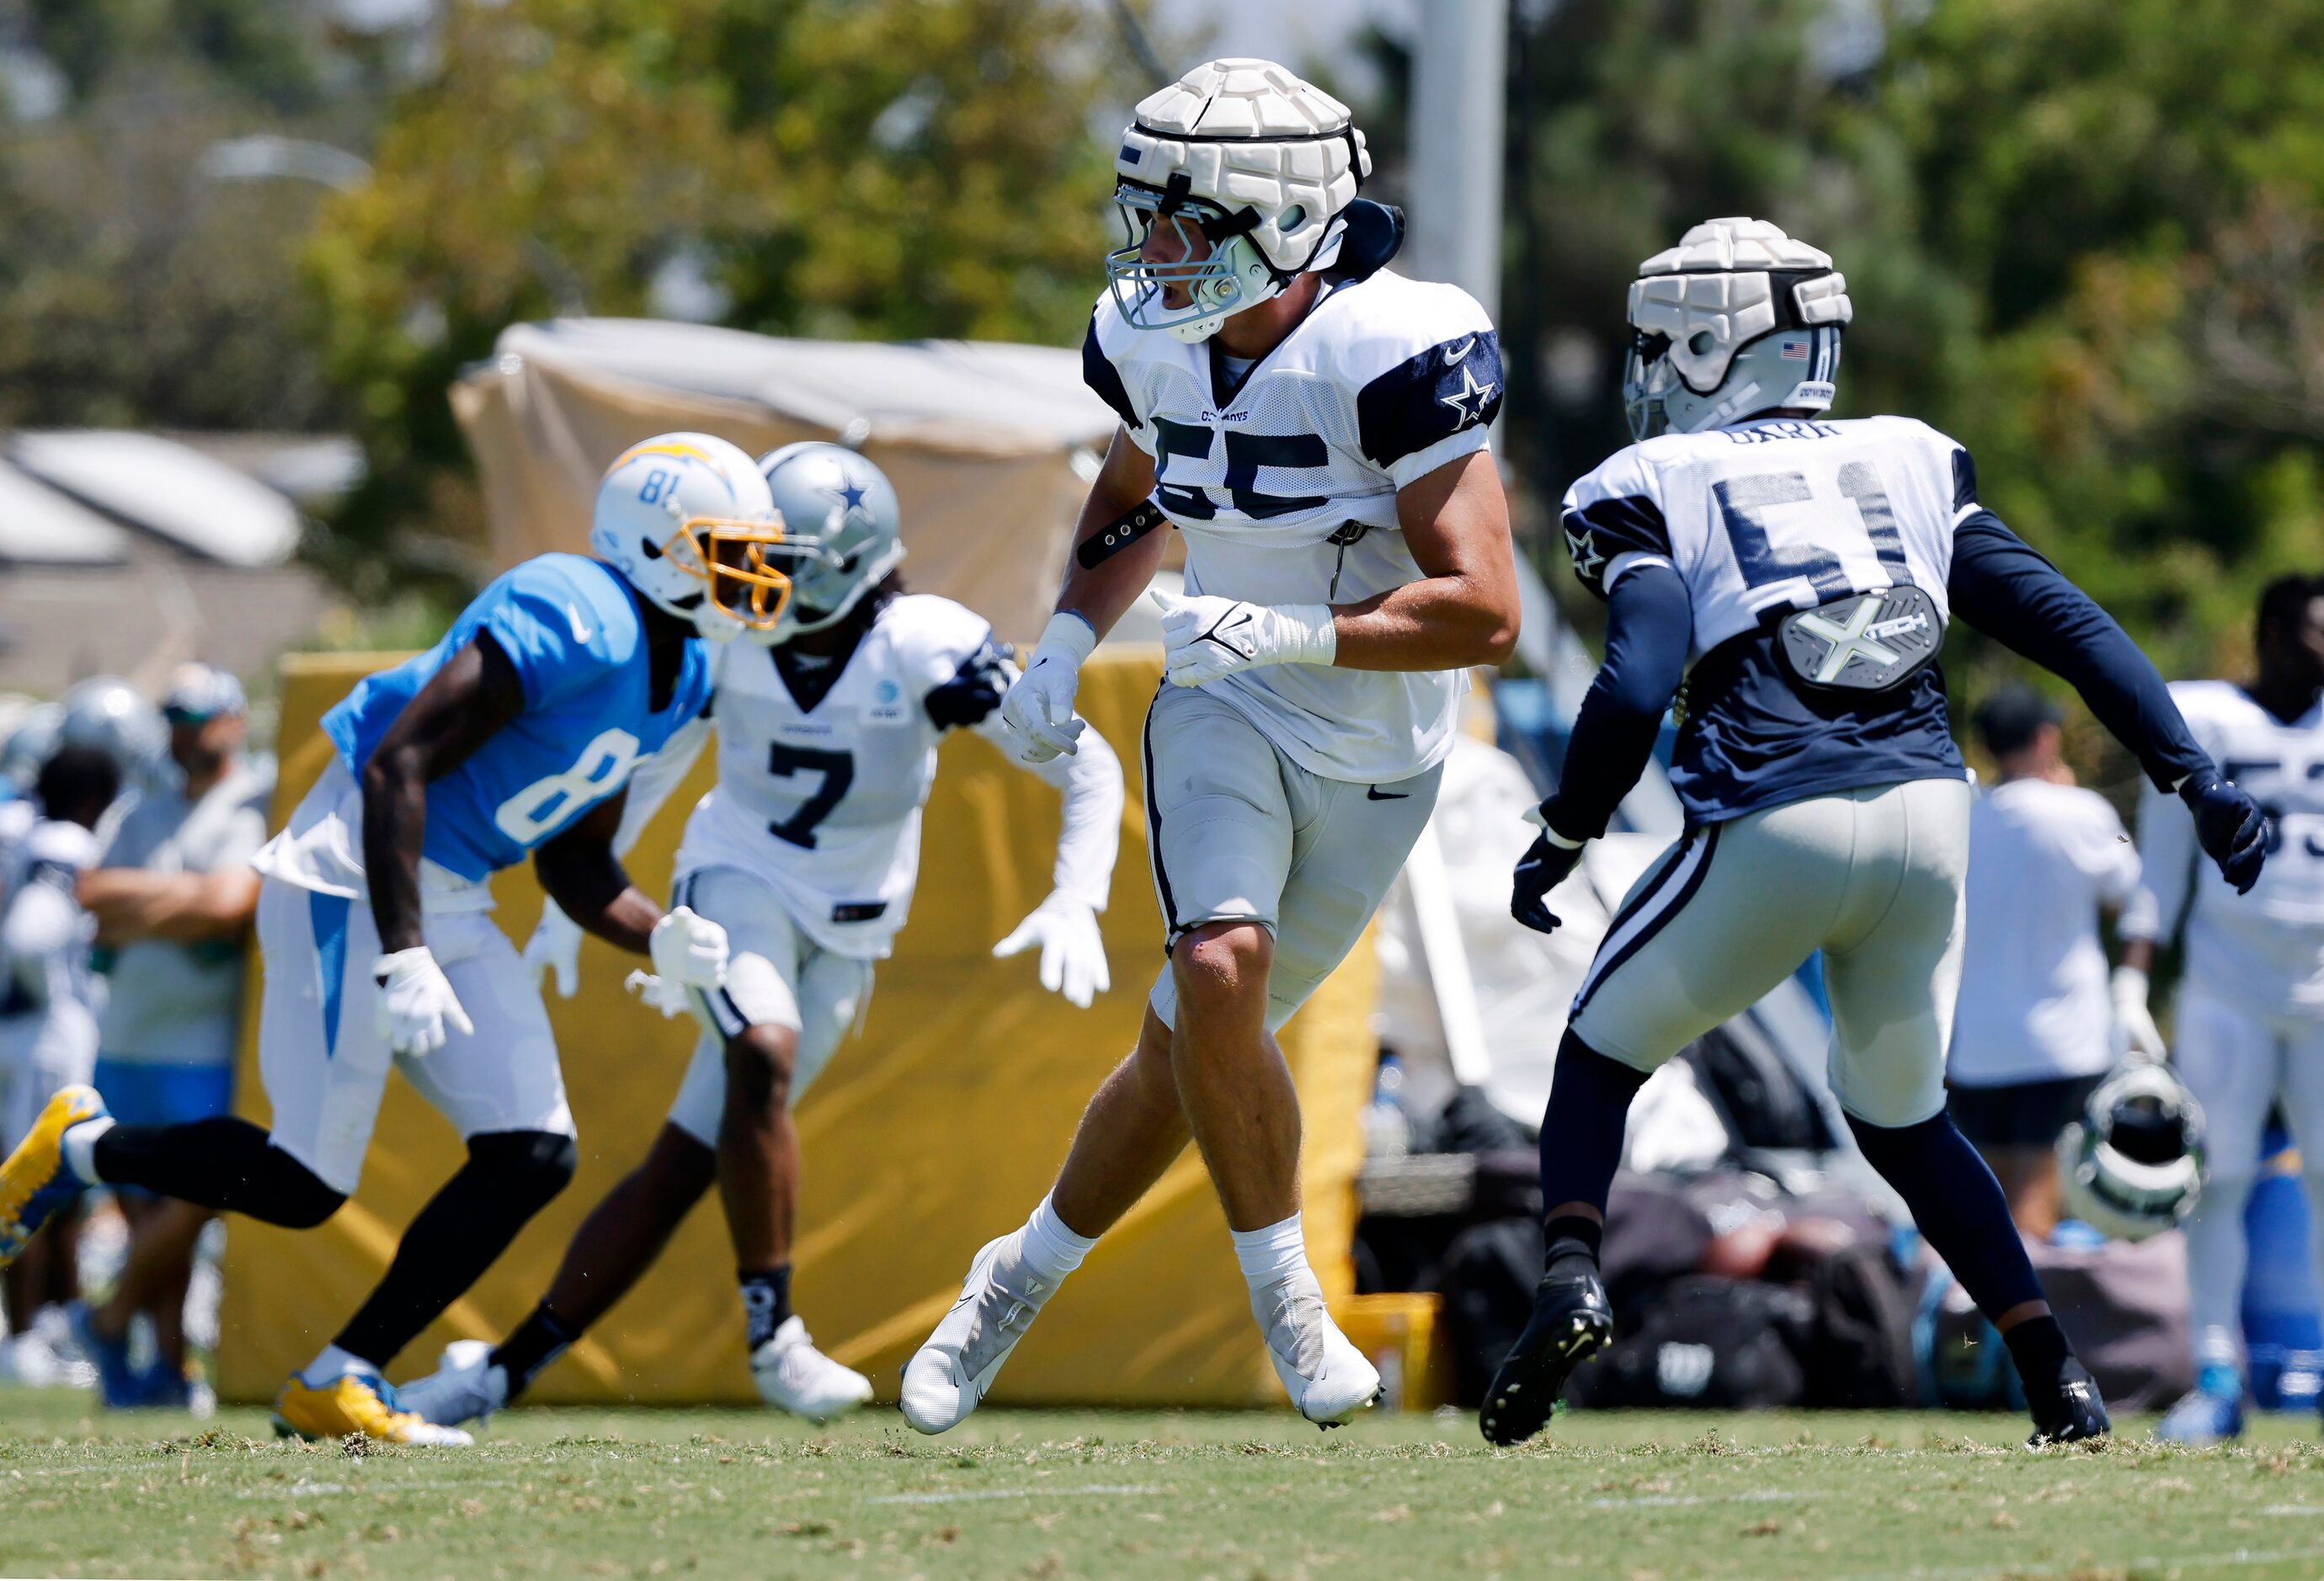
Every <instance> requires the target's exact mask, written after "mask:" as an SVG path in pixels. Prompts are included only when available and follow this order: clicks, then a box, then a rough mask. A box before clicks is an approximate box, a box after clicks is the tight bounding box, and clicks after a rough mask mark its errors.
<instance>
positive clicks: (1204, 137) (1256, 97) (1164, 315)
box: [1105, 59, 1372, 342]
mask: <svg viewBox="0 0 2324 1581" xmlns="http://www.w3.org/2000/svg"><path fill="white" fill-rule="evenodd" d="M1371 168H1372V161H1371V155H1370V154H1369V153H1367V152H1365V151H1364V134H1363V133H1360V132H1359V131H1357V130H1356V123H1355V117H1354V116H1353V115H1351V113H1350V112H1349V109H1348V106H1345V105H1343V104H1342V103H1341V102H1340V101H1339V100H1337V99H1335V98H1333V97H1332V96H1331V95H1330V94H1327V93H1325V92H1324V91H1323V89H1321V88H1319V87H1315V86H1314V84H1312V83H1309V82H1305V81H1303V80H1301V79H1300V78H1299V77H1298V76H1296V74H1295V73H1293V72H1291V71H1288V70H1286V69H1284V68H1283V67H1280V66H1277V64H1276V63H1275V62H1274V61H1272V60H1242V59H1230V60H1208V61H1204V62H1203V64H1202V65H1200V66H1197V67H1195V68H1194V69H1193V70H1192V71H1189V72H1187V73H1186V75H1185V76H1184V77H1182V78H1179V79H1178V80H1177V81H1176V82H1174V83H1172V84H1171V85H1170V86H1169V87H1166V88H1164V89H1162V90H1161V91H1160V92H1159V93H1156V94H1151V95H1148V97H1146V98H1144V99H1142V100H1140V101H1139V106H1138V111H1137V115H1136V116H1135V117H1134V118H1133V119H1132V120H1131V122H1130V125H1129V126H1128V127H1127V128H1126V129H1125V130H1124V131H1123V132H1122V134H1121V147H1120V152H1118V153H1117V154H1116V155H1115V156H1114V170H1115V172H1116V174H1117V176H1118V178H1119V179H1118V180H1117V183H1116V185H1115V188H1114V193H1113V200H1114V203H1115V204H1116V205H1117V206H1118V207H1120V210H1121V216H1122V223H1123V225H1124V227H1125V229H1126V230H1127V231H1128V233H1129V241H1128V244H1127V245H1125V246H1122V247H1119V248H1117V249H1115V250H1114V251H1113V252H1111V253H1108V254H1107V255H1106V261H1105V271H1106V278H1107V279H1108V280H1110V281H1111V284H1112V288H1113V299H1114V302H1115V303H1116V305H1117V306H1119V307H1120V309H1121V316H1122V317H1123V318H1124V319H1126V320H1127V321H1128V322H1129V323H1130V324H1131V325H1133V326H1136V327H1138V328H1139V329H1160V330H1165V331H1167V332H1168V333H1169V334H1170V335H1172V336H1176V338H1177V339H1179V340H1183V341H1188V342H1195V341H1203V340H1207V339H1209V338H1210V337H1211V336H1213V335H1214V334H1216V333H1217V332H1218V327H1219V326H1220V325H1222V324H1223V323H1225V322H1226V321H1227V318H1228V317H1230V316H1231V315H1232V314H1235V313H1240V312H1241V311H1242V310H1243V309H1244V308H1252V307H1256V306H1258V305H1259V303H1261V302H1264V301H1266V300H1268V299H1269V298H1271V297H1274V296H1277V295H1278V294H1279V293H1281V291H1282V290H1283V289H1284V288H1285V287H1286V286H1287V285H1289V284H1290V283H1291V281H1292V280H1294V279H1296V277H1297V276H1298V275H1299V274H1301V273H1302V272H1304V271H1307V270H1313V269H1323V268H1327V267H1329V266H1330V264H1331V263H1332V262H1333V260H1334V259H1335V258H1336V256H1337V255H1338V253H1339V245H1340V240H1341V236H1342V232H1343V231H1344V229H1345V221H1344V216H1345V215H1346V214H1347V211H1348V206H1349V205H1350V204H1351V203H1353V202H1354V201H1355V199H1356V192H1357V189H1358V188H1360V187H1361V186H1362V185H1363V183H1364V178H1365V177H1367V176H1369V174H1371ZM1157 229H1160V230H1162V231H1164V232H1166V233H1167V236H1166V238H1165V244H1164V246H1163V247H1162V249H1161V251H1162V253H1163V255H1162V256H1159V257H1148V255H1147V251H1146V249H1147V243H1148V239H1149V238H1150V237H1152V236H1153V235H1154V234H1155V232H1156V231H1157Z"/></svg>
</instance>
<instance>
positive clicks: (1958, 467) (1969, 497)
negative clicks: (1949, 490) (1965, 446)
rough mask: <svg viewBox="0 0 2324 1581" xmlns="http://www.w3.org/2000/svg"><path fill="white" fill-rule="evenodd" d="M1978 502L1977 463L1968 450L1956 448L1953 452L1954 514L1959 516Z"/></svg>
mask: <svg viewBox="0 0 2324 1581" xmlns="http://www.w3.org/2000/svg"><path fill="white" fill-rule="evenodd" d="M1976 503H1977V463H1975V462H1974V461H1971V460H1970V459H1969V452H1968V451H1966V450H1960V449H1956V450H1955V451H1954V452H1953V514H1954V515H1956V516H1959V515H1960V513H1961V512H1962V511H1963V510H1967V509H1968V508H1969V506H1971V505H1974V504H1976Z"/></svg>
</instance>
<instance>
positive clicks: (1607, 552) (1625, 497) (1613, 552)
mask: <svg viewBox="0 0 2324 1581" xmlns="http://www.w3.org/2000/svg"><path fill="white" fill-rule="evenodd" d="M1565 552H1566V554H1567V555H1569V556H1572V560H1573V574H1575V575H1576V576H1579V577H1580V578H1581V579H1582V586H1584V587H1586V588H1588V589H1589V590H1590V591H1591V593H1596V594H1597V595H1598V596H1599V597H1600V598H1604V597H1605V596H1606V567H1607V566H1608V565H1611V564H1613V562H1614V558H1615V556H1618V555H1628V554H1646V555H1668V554H1669V553H1670V552H1671V540H1670V525H1669V524H1668V523H1667V522H1665V520H1664V519H1663V508H1662V507H1661V506H1659V505H1657V504H1655V502H1654V501H1652V500H1649V499H1647V498H1646V496H1645V495H1643V494H1620V495H1616V496H1615V497H1613V498H1611V499H1607V500H1593V501H1591V502H1590V503H1589V504H1587V505H1581V506H1576V507H1575V508H1574V509H1572V510H1568V511H1567V512H1566V513H1565Z"/></svg>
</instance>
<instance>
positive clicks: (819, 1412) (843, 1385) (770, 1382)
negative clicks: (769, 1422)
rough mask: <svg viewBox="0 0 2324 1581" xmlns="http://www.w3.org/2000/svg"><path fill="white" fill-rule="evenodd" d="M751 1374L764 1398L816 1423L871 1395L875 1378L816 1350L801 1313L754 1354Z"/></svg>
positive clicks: (784, 1322) (840, 1412) (836, 1414)
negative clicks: (801, 1318)
mask: <svg viewBox="0 0 2324 1581" xmlns="http://www.w3.org/2000/svg"><path fill="white" fill-rule="evenodd" d="M751 1376H752V1378H753V1379H754V1380H756V1381H757V1383H758V1385H759V1398H760V1399H761V1400H763V1401H765V1402H767V1403H768V1404H769V1405H771V1406H773V1407H774V1408H775V1409H776V1410H778V1411H789V1412H790V1413H791V1414H792V1415H793V1416H803V1417H805V1418H807V1420H809V1421H811V1422H816V1423H822V1422H827V1421H829V1420H831V1419H832V1418H833V1417H835V1416H838V1415H841V1414H842V1413H844V1412H845V1411H853V1410H854V1409H855V1408H856V1407H857V1406H859V1405H861V1404H862V1403H863V1402H865V1401H867V1400H869V1399H871V1379H869V1378H867V1377H865V1376H864V1375H863V1374H861V1373H859V1372H857V1371H856V1370H855V1369H854V1368H853V1367H847V1366H842V1365H840V1364H839V1363H837V1362H835V1361H834V1360H832V1359H831V1358H830V1357H829V1356H825V1355H824V1354H823V1352H821V1351H819V1350H817V1349H816V1347H815V1342H814V1341H813V1340H812V1339H810V1338H809V1337H807V1325H806V1324H805V1323H802V1322H800V1321H799V1319H798V1314H797V1313H793V1314H792V1315H791V1316H790V1317H788V1318H786V1319H783V1321H782V1326H781V1327H780V1328H777V1329H776V1330H775V1331H774V1333H773V1335H772V1336H771V1337H769V1338H768V1340H767V1341H766V1343H764V1344H763V1345H761V1346H760V1347H759V1348H758V1349H756V1350H754V1351H752V1353H751Z"/></svg>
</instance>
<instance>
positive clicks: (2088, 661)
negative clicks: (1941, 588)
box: [1945, 510, 2212, 791]
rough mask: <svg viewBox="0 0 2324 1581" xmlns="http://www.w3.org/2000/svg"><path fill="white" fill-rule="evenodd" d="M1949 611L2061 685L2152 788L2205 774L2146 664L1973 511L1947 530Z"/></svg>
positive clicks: (2021, 543)
mask: <svg viewBox="0 0 2324 1581" xmlns="http://www.w3.org/2000/svg"><path fill="white" fill-rule="evenodd" d="M1945 590H1946V593H1948V594H1949V595H1950V599H1951V602H1952V612H1953V613H1954V614H1955V615H1956V616H1958V617H1960V619H1962V620H1967V621H1968V622H1969V624H1970V625H1972V626H1974V627H1976V628H1977V629H1978V630H1980V631H1982V632H1984V633H1985V634H1986V635H1987V636H1988V637H1990V638H1992V639H1994V640H1995V641H1997V642H1999V643H2000V644H2001V645H2002V646H2003V647H2005V648H2008V649H2010V650H2011V651H2012V652H2014V653H2017V654H2021V655H2023V656H2024V657H2027V658H2030V659H2032V660H2033V662H2034V663H2035V664H2037V665H2040V666H2042V667H2043V669H2045V670H2048V671H2049V672H2050V673H2051V674H2052V675H2054V676H2058V677H2059V678H2060V679H2061V680H2064V681H2066V682H2068V683H2070V685H2072V686H2073V688H2074V690H2075V691H2077V692H2079V693H2080V694H2081V697H2082V701H2083V702H2084V703H2087V704H2089V711H2090V712H2091V713H2092V714H2094V715H2096V716H2097V718H2098V722H2099V723H2100V724H2102V725H2104V726H2106V728H2107V731H2108V732H2109V733H2110V734H2111V735H2113V737H2114V739H2115V740H2117V741H2120V742H2121V743H2122V744H2123V745H2124V746H2126V747H2127V748H2129V749H2130V750H2131V751H2132V752H2133V753H2135V755H2136V756H2137V758H2138V762H2139V767H2141V768H2144V769H2145V770H2146V774H2147V777H2149V778H2150V779H2152V780H2153V782H2154V784H2155V786H2156V788H2158V789H2161V790H2166V791H2167V790H2171V789H2172V788H2174V787H2176V786H2178V784H2179V782H2180V781H2181V780H2183V779H2185V778H2187V777H2189V776H2190V775H2197V774H2201V773H2204V772H2207V771H2209V769H2210V768H2212V763H2211V758H2210V755H2209V753H2207V752H2205V751H2204V750H2203V749H2202V748H2201V747H2199V746H2198V745H2196V744H2195V738H2194V736H2193V735H2192V734H2191V733H2190V731H2188V729H2187V722H2186V720H2185V719H2183V718H2181V716H2180V712H2179V705H2178V703H2175V702H2173V701H2172V696H2171V689H2170V688H2169V687H2168V686H2167V685H2164V684H2163V676H2161V674H2160V673H2158V672H2157V671H2156V669H2155V667H2154V665H2153V661H2151V660H2150V659H2148V657H2146V656H2145V655H2144V654H2143V653H2141V652H2140V651H2139V650H2138V645H2137V644H2136V643H2135V642H2133V641H2132V640H2131V639H2130V637H2129V635H2128V633H2126V632H2125V631H2124V630H2123V629H2122V628H2121V627H2120V626H2118V625H2116V624H2115V620H2114V617H2113V616H2111V615H2109V614H2107V612H2106V611H2104V610H2102V609H2100V608H2098V605H2097V603H2095V602H2092V600H2091V598H2090V595H2089V594H2088V593H2084V592H2083V591H2082V590H2081V589H2080V588H2079V587H2076V586H2075V585H2074V584H2072V583H2070V582H2069V581H2067V580H2066V579H2065V577H2064V576H2062V575H2061V574H2059V572H2058V568H2057V567H2056V566H2054V565H2051V564H2050V562H2049V561H2047V560H2045V559H2043V557H2042V556H2040V555H2039V554H2037V553H2035V552H2034V550H2033V547H2032V546H2030V545H2028V544H2027V543H2026V542H2025V540H2024V539H2023V538H2019V537H2018V536H2017V535H2016V534H2015V533H2014V532H2012V531H2010V530H2009V529H2008V528H2006V527H2005V526H2004V525H2002V521H2001V519H2000V518H1999V517H1997V516H1996V515H1994V513H1993V512H1992V511H1990V510H1979V511H1978V512H1977V513H1976V514H1975V515H1973V516H1971V517H1969V519H1967V520H1965V521H1963V522H1962V523H1961V524H1960V526H1959V527H1958V528H1956V529H1954V530H1953V565H1952V574H1951V575H1950V578H1949V579H1948V580H1947V582H1946V584H1945Z"/></svg>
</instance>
